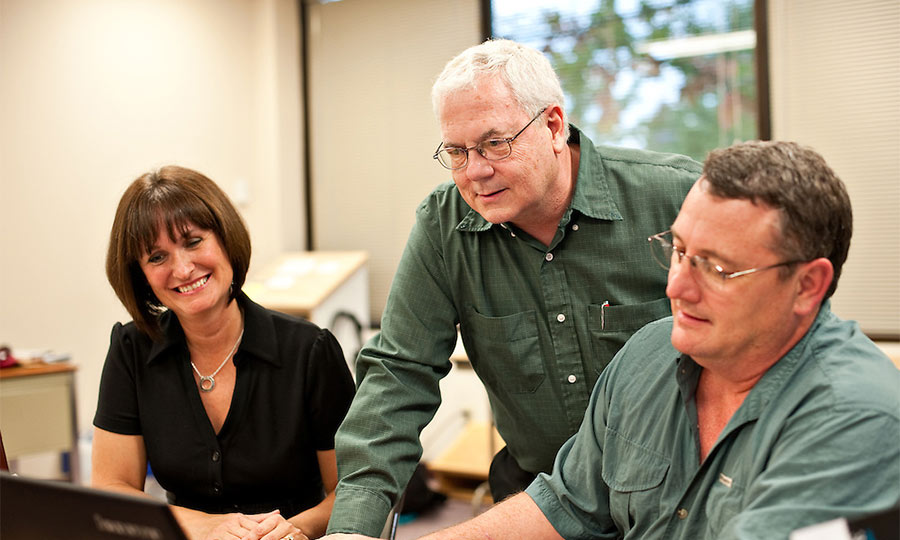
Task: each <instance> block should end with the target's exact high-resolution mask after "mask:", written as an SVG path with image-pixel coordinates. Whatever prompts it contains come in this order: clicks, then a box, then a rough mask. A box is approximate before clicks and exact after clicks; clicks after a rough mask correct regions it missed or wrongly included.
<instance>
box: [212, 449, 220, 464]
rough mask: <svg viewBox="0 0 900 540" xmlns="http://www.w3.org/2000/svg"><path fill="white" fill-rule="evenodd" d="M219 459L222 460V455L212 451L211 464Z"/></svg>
mask: <svg viewBox="0 0 900 540" xmlns="http://www.w3.org/2000/svg"><path fill="white" fill-rule="evenodd" d="M220 459H222V454H220V453H219V451H218V450H213V453H212V460H213V463H218V462H219V460H220Z"/></svg>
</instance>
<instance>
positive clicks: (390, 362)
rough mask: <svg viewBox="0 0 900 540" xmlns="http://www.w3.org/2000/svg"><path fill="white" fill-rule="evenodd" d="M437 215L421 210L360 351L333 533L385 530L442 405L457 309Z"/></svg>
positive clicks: (340, 437) (339, 442) (340, 457)
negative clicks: (375, 327)
mask: <svg viewBox="0 0 900 540" xmlns="http://www.w3.org/2000/svg"><path fill="white" fill-rule="evenodd" d="M437 221H438V220H437V219H435V218H433V217H431V215H430V212H429V209H428V207H427V206H425V205H423V206H421V207H420V208H419V211H418V212H417V221H416V225H415V226H414V227H413V230H412V232H411V234H410V238H409V241H408V242H407V245H406V249H405V251H404V253H403V256H402V257H401V260H400V265H399V267H398V269H397V272H396V274H395V276H394V280H393V284H392V286H391V291H390V294H389V296H388V300H387V304H386V306H385V311H384V315H383V318H382V330H381V332H380V333H379V334H378V335H377V336H375V337H374V338H373V339H372V340H371V341H370V342H369V343H367V344H366V346H365V347H363V349H362V351H361V352H360V354H359V358H358V360H357V366H356V373H357V385H358V388H357V394H356V398H355V399H354V401H353V404H352V405H351V407H350V411H349V413H348V414H347V417H346V419H345V420H344V423H343V424H342V425H341V427H340V429H339V430H338V433H337V436H336V450H337V461H338V476H339V478H340V479H341V480H340V483H339V485H338V488H337V498H336V500H335V504H334V509H333V510H332V515H331V521H330V522H329V527H328V532H329V533H335V532H352V533H362V534H366V535H369V536H377V535H379V534H380V533H381V531H382V529H383V528H384V524H385V520H386V518H387V515H388V512H389V511H390V508H391V506H392V504H393V503H394V502H395V501H396V500H397V499H398V495H399V493H400V492H402V491H403V489H404V487H405V486H406V483H407V482H408V481H409V478H410V477H411V476H412V473H413V470H414V469H415V466H416V463H417V462H418V460H419V458H420V457H421V455H422V445H421V443H420V442H419V433H420V432H421V430H422V428H424V427H425V425H427V424H428V422H430V421H431V419H432V418H433V417H434V413H435V411H436V410H437V407H438V405H439V404H440V401H441V399H440V387H439V381H440V379H441V378H442V377H443V376H445V375H446V374H447V373H448V372H449V370H450V360H449V358H450V354H451V352H452V351H453V347H454V345H455V342H456V327H455V324H456V322H457V311H456V309H455V307H454V305H453V302H452V300H451V296H450V292H449V287H448V278H447V272H446V269H445V267H444V264H445V261H444V258H443V254H442V252H441V250H440V248H439V246H440V241H439V238H440V232H439V230H440V228H439V226H438V223H437ZM429 229H430V230H429Z"/></svg>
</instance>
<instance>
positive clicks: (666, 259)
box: [647, 231, 806, 289]
mask: <svg viewBox="0 0 900 540" xmlns="http://www.w3.org/2000/svg"><path fill="white" fill-rule="evenodd" d="M647 240H649V241H650V252H651V253H653V258H654V259H656V262H658V263H659V265H660V266H662V267H663V268H665V269H666V270H668V269H669V267H671V266H672V264H673V261H674V262H675V263H681V261H682V260H683V259H684V258H685V257H687V255H686V254H685V252H684V250H683V249H681V248H678V247H675V246H674V245H673V244H672V232H671V231H663V232H661V233H659V234H654V235H653V236H651V237H650V238H648V239H647ZM687 259H688V260H689V261H690V263H691V266H692V267H694V268H696V269H697V270H699V275H700V280H701V281H703V282H704V284H705V285H707V286H709V287H711V288H720V289H721V288H723V287H724V286H725V283H727V282H728V280H729V279H734V278H736V277H741V276H746V275H748V274H753V273H755V272H761V271H763V270H769V269H771V268H778V267H779V266H788V265H791V264H797V263H801V262H806V261H801V260H793V261H785V262H780V263H778V264H772V265H769V266H763V267H760V268H750V269H749V270H740V271H737V272H726V271H725V269H724V268H722V267H721V266H719V265H718V264H715V263H713V262H711V261H710V260H709V259H707V258H706V257H701V256H700V255H693V256H691V257H687Z"/></svg>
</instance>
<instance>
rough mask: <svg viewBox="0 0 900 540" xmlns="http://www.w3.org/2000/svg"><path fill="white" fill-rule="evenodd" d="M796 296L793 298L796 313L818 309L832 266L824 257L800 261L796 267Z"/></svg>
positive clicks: (830, 278)
mask: <svg viewBox="0 0 900 540" xmlns="http://www.w3.org/2000/svg"><path fill="white" fill-rule="evenodd" d="M796 277H797V296H796V298H795V299H794V311H795V312H796V313H797V314H798V315H807V314H809V313H814V312H816V311H818V309H819V305H820V304H821V303H822V299H823V298H824V297H825V293H826V292H828V287H830V286H831V280H832V278H833V277H834V267H833V266H831V261H829V260H828V259H826V258H825V257H819V258H818V259H814V260H812V261H809V262H806V263H802V264H800V266H799V267H798V269H797V276H796Z"/></svg>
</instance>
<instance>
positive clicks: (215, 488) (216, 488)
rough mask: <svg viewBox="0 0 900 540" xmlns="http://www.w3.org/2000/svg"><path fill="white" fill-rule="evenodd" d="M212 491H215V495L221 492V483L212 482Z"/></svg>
mask: <svg viewBox="0 0 900 540" xmlns="http://www.w3.org/2000/svg"><path fill="white" fill-rule="evenodd" d="M213 493H215V494H216V495H218V494H219V493H222V484H220V483H218V482H213Z"/></svg>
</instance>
